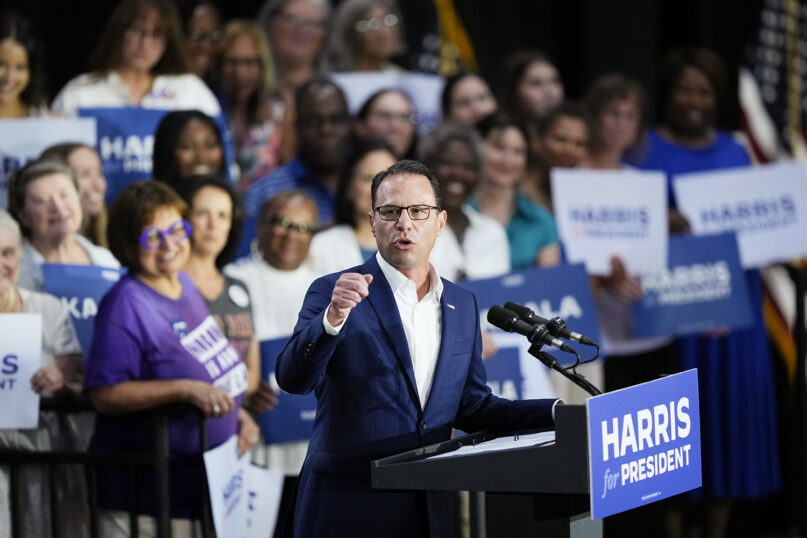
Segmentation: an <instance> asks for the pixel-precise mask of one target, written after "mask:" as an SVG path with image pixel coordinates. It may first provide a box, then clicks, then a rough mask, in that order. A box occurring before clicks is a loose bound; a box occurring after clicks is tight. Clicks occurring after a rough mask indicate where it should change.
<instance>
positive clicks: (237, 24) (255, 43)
mask: <svg viewBox="0 0 807 538" xmlns="http://www.w3.org/2000/svg"><path fill="white" fill-rule="evenodd" d="M219 79H220V87H221V95H220V98H221V102H222V103H223V106H224V108H225V110H226V112H227V115H228V117H229V121H230V128H231V129H232V132H233V139H234V142H235V155H236V162H237V163H238V166H239V167H240V169H241V180H240V181H239V186H240V187H241V188H246V187H248V186H249V184H250V183H251V182H252V181H254V180H255V179H258V178H259V177H262V176H264V175H266V174H267V173H269V172H270V171H272V170H273V169H274V168H275V167H276V166H277V165H278V163H279V162H280V149H281V139H282V133H283V129H282V124H283V119H284V115H285V111H286V107H285V104H284V102H283V100H282V99H281V98H280V97H279V96H278V95H277V94H276V93H275V67H274V63H273V61H272V55H271V53H270V51H269V43H268V40H267V39H266V36H265V35H264V33H263V30H262V29H261V27H260V26H259V25H258V24H257V23H255V22H253V21H249V20H243V19H238V20H233V21H230V22H229V23H227V25H226V26H225V27H224V37H223V39H222V45H221V72H220V73H219Z"/></svg>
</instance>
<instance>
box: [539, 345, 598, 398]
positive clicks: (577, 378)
mask: <svg viewBox="0 0 807 538" xmlns="http://www.w3.org/2000/svg"><path fill="white" fill-rule="evenodd" d="M542 347H543V344H532V345H531V346H530V349H529V353H530V355H532V356H533V357H535V358H536V359H538V360H539V361H541V362H542V363H544V364H545V365H546V366H547V367H549V368H551V369H552V370H555V371H556V372H559V373H560V374H561V375H562V376H563V377H565V378H566V379H568V380H569V381H571V382H572V383H574V384H575V385H577V386H578V387H580V388H581V389H583V390H584V391H586V392H588V393H589V394H591V395H592V396H597V395H599V394H602V392H601V391H600V389H598V388H597V387H595V386H594V385H592V384H591V383H589V382H588V381H587V380H586V378H585V377H583V376H582V375H580V374H578V373H577V372H570V371H568V370H566V369H564V368H563V366H561V365H560V364H559V363H558V361H557V359H555V357H553V356H552V355H550V354H548V353H544V352H543V351H541V348H542Z"/></svg>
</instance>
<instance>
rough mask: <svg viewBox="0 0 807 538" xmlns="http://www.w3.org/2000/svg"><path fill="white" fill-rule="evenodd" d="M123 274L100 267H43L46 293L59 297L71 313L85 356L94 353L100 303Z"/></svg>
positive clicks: (49, 265) (116, 270) (46, 265)
mask: <svg viewBox="0 0 807 538" xmlns="http://www.w3.org/2000/svg"><path fill="white" fill-rule="evenodd" d="M120 275H121V271H120V270H118V269H110V268H108V267H101V266H98V265H62V264H56V263H44V264H42V276H43V278H44V280H45V291H46V292H48V293H50V294H51V295H55V296H56V297H58V298H59V299H60V300H61V301H62V304H63V305H64V306H65V307H66V308H67V311H68V312H69V313H70V318H71V319H72V320H73V326H74V327H75V328H76V333H77V334H78V340H79V343H80V344H81V349H82V350H83V351H84V357H87V355H88V354H89V351H90V342H92V331H93V324H94V323H95V314H97V313H98V303H100V302H101V299H102V298H103V297H104V295H105V294H106V292H107V291H109V288H111V287H112V286H113V285H114V284H115V282H117V281H118V280H119V279H120Z"/></svg>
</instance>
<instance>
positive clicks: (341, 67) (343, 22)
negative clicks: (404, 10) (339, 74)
mask: <svg viewBox="0 0 807 538" xmlns="http://www.w3.org/2000/svg"><path fill="white" fill-rule="evenodd" d="M334 19H335V21H334V25H333V28H332V30H331V34H330V37H329V38H328V46H327V47H326V48H325V50H326V51H327V56H326V58H325V60H324V62H325V69H326V70H328V71H401V68H400V67H399V66H397V65H395V64H394V63H392V62H391V61H390V60H391V59H392V58H393V57H394V56H397V55H400V54H401V53H402V52H404V50H405V47H404V42H403V39H402V35H403V30H402V28H401V22H402V18H401V13H400V11H398V7H397V6H396V4H395V2H394V1H393V0H346V1H345V2H342V3H341V4H340V5H339V8H338V9H337V11H336V15H335V17H334Z"/></svg>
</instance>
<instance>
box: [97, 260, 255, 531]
mask: <svg viewBox="0 0 807 538" xmlns="http://www.w3.org/2000/svg"><path fill="white" fill-rule="evenodd" d="M179 279H180V282H181V283H182V296H181V297H180V298H179V299H171V298H168V297H165V296H164V295H162V294H160V293H158V292H156V291H154V290H153V289H151V288H150V287H148V286H147V285H145V284H144V283H142V282H141V281H139V280H138V279H137V278H135V277H133V276H131V275H126V276H124V277H122V278H121V279H120V281H119V282H118V283H117V284H115V286H113V287H112V289H110V290H109V292H108V293H107V294H106V295H105V296H104V299H103V300H102V301H101V304H100V305H99V308H98V315H97V316H96V321H95V330H94V333H93V340H92V346H91V347H90V354H89V358H88V360H87V365H86V375H85V381H84V388H85V389H86V390H89V389H92V388H94V387H108V386H111V385H115V384H117V383H121V382H124V381H147V380H161V379H196V380H200V381H205V382H207V383H212V384H213V385H216V386H218V387H221V388H223V389H224V390H226V391H227V392H228V393H229V394H230V396H232V397H233V399H234V400H235V410H234V411H232V412H231V413H230V414H228V415H226V416H224V417H221V418H215V419H207V421H206V422H207V433H208V437H207V446H208V448H212V447H214V446H217V445H219V444H221V443H223V442H224V441H226V440H227V439H228V438H230V437H231V436H232V435H234V434H235V433H236V430H237V425H238V416H237V409H238V407H239V406H240V404H241V399H242V397H243V393H244V390H246V387H247V369H246V366H245V365H244V363H243V362H242V361H241V359H240V357H239V355H238V353H237V352H236V351H235V350H234V349H233V348H232V347H231V346H230V345H229V343H228V342H227V339H226V338H225V337H224V335H223V334H222V332H221V330H220V329H219V327H218V325H217V324H216V322H215V320H214V319H213V317H212V316H211V315H210V313H209V312H208V310H207V307H206V306H205V303H204V301H203V299H202V297H201V295H199V292H198V291H197V290H196V287H195V286H194V285H193V281H192V280H191V279H190V278H189V277H188V276H187V275H185V274H184V273H180V274H179ZM198 425H199V420H198V418H197V417H196V416H193V415H190V416H178V417H172V418H171V420H170V422H169V438H170V450H171V455H172V457H171V460H172V461H171V498H172V515H173V516H174V517H194V516H197V515H198V508H199V506H200V505H199V492H200V491H204V487H202V486H203V483H204V471H203V468H202V467H203V464H202V460H201V458H200V457H199V456H198V453H199V427H198ZM153 446H154V444H153V425H152V422H151V420H150V419H149V418H147V417H143V416H139V415H138V416H134V417H129V416H125V415H122V416H113V415H98V418H97V419H96V424H95V432H94V434H93V439H92V442H91V443H90V449H91V450H94V451H103V452H107V451H113V452H132V451H137V450H139V449H148V450H150V449H151V448H152V447H153ZM152 475H153V472H144V473H141V483H140V492H141V495H140V498H141V505H140V510H139V511H140V512H141V513H153V512H154V507H153V482H152ZM125 476H126V475H125V473H124V472H123V471H122V470H119V469H114V468H104V467H101V468H99V469H98V499H99V504H100V505H101V507H102V508H106V509H110V510H126V509H128V498H127V493H126V492H127V491H128V488H127V482H126V478H125Z"/></svg>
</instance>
